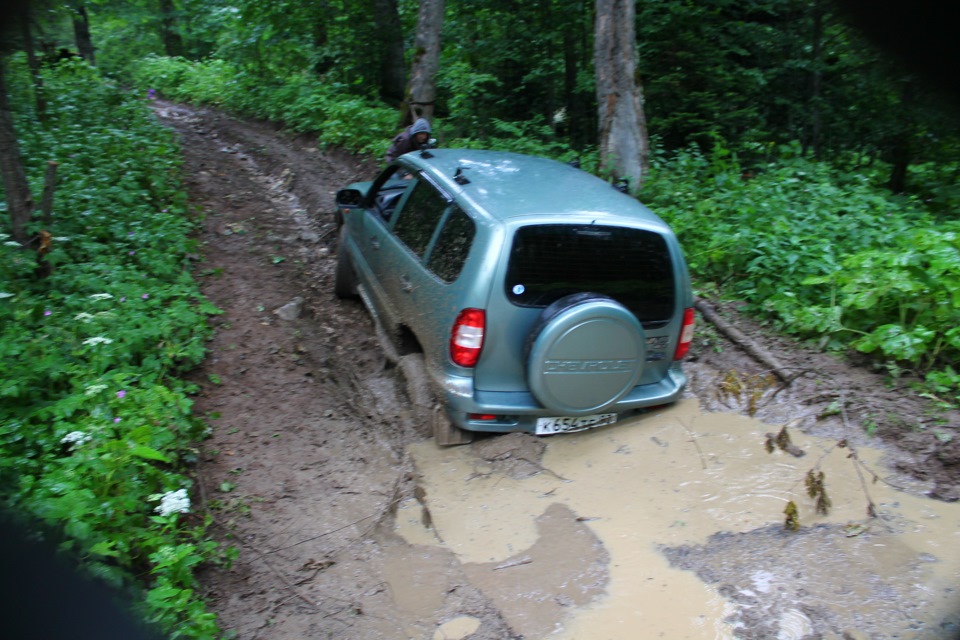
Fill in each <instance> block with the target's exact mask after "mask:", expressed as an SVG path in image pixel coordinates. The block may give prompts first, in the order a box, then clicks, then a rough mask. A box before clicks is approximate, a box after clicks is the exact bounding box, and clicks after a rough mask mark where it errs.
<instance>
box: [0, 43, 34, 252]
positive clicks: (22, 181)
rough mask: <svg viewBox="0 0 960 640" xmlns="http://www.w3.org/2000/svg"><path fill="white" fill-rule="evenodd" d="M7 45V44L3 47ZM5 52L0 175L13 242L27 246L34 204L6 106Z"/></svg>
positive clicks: (0, 51)
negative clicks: (1, 176) (28, 227)
mask: <svg viewBox="0 0 960 640" xmlns="http://www.w3.org/2000/svg"><path fill="white" fill-rule="evenodd" d="M4 44H6V42H2V43H0V45H4ZM6 49H7V47H6V46H0V173H2V174H3V192H4V195H5V196H6V200H7V212H8V213H9V214H10V230H11V233H12V235H13V239H14V240H16V241H17V242H19V243H20V244H21V245H22V246H26V245H27V243H28V242H29V241H30V236H29V232H28V231H27V224H28V223H29V222H30V217H31V216H32V215H33V209H34V201H33V194H32V193H30V184H29V183H28V182H27V174H26V171H25V170H24V168H23V161H22V158H21V156H20V145H19V144H18V143H17V133H16V130H15V129H14V126H13V115H12V114H11V113H10V105H9V104H8V102H7V86H6V84H7V83H6V61H5V56H6Z"/></svg>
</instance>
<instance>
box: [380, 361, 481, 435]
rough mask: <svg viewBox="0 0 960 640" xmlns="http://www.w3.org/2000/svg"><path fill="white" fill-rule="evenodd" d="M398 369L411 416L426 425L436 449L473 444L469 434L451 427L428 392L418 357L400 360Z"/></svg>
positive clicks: (433, 396) (424, 366) (433, 397)
mask: <svg viewBox="0 0 960 640" xmlns="http://www.w3.org/2000/svg"><path fill="white" fill-rule="evenodd" d="M398 366H399V367H400V370H401V371H402V372H403V377H404V380H405V382H406V389H407V397H408V398H409V399H410V403H411V404H412V405H413V412H414V415H415V416H416V418H417V419H418V420H420V421H421V422H422V423H425V424H427V425H429V427H430V433H431V434H432V435H433V439H434V441H435V442H436V443H437V445H438V446H441V447H449V446H453V445H458V444H469V443H470V442H473V432H471V431H467V430H465V429H461V428H460V427H457V426H455V425H454V424H453V423H452V422H451V421H450V418H449V417H448V416H447V412H446V410H445V409H444V408H443V405H441V404H440V402H439V401H438V400H437V397H436V394H435V393H434V392H433V390H432V389H431V388H430V380H429V378H428V377H427V369H426V365H425V364H424V362H423V354H422V353H411V354H408V355H405V356H402V357H401V358H400V360H399V361H398Z"/></svg>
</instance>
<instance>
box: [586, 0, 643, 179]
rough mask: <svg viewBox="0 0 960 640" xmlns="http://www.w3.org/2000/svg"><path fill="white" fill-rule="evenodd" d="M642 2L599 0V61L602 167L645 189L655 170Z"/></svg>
mask: <svg viewBox="0 0 960 640" xmlns="http://www.w3.org/2000/svg"><path fill="white" fill-rule="evenodd" d="M635 12H636V7H635V3H634V2H633V1H632V0H596V18H595V29H594V44H593V51H594V66H595V69H596V75H597V109H598V117H599V118H598V119H599V129H600V140H599V143H600V166H601V169H602V170H604V171H605V172H608V173H610V174H612V175H613V177H615V178H618V179H624V178H625V179H627V180H628V181H629V184H630V188H631V189H633V190H636V189H639V188H640V186H641V185H642V184H643V179H644V177H645V175H646V173H647V170H648V169H649V162H650V158H649V155H650V153H649V141H648V138H647V122H646V117H645V116H644V112H643V95H642V88H641V86H640V82H639V80H638V78H637V54H636V28H635V25H634V23H635V18H636V13H635Z"/></svg>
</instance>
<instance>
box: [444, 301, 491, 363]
mask: <svg viewBox="0 0 960 640" xmlns="http://www.w3.org/2000/svg"><path fill="white" fill-rule="evenodd" d="M486 324H487V313H486V312H485V311H484V310H483V309H464V310H463V311H461V312H460V314H459V315H458V316H457V320H456V322H454V323H453V329H452V330H451V331H450V359H451V360H453V361H454V362H455V363H456V364H458V365H460V366H461V367H472V366H475V365H476V364H477V360H479V359H480V350H481V349H483V332H484V329H485V328H486Z"/></svg>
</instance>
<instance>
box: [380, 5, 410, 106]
mask: <svg viewBox="0 0 960 640" xmlns="http://www.w3.org/2000/svg"><path fill="white" fill-rule="evenodd" d="M373 9H374V13H373V16H374V20H375V21H376V25H377V39H378V40H379V41H380V42H381V43H382V45H383V48H382V49H381V51H380V97H381V98H383V99H384V100H385V101H386V102H388V103H390V104H393V105H398V104H400V103H402V102H403V97H404V89H405V88H406V85H407V70H406V64H405V63H404V59H403V29H402V27H401V25H400V13H399V12H398V10H397V0H374V7H373Z"/></svg>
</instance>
